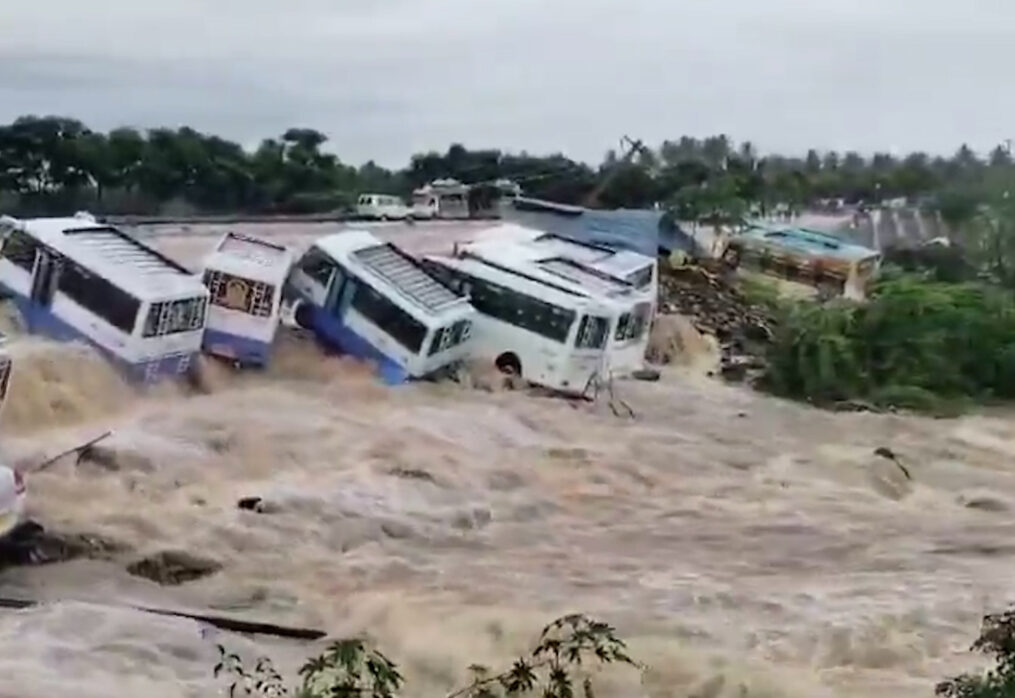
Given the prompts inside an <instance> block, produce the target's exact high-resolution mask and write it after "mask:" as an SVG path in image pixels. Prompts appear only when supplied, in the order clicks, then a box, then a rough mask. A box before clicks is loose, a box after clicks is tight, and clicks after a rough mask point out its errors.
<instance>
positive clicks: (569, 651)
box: [214, 614, 637, 698]
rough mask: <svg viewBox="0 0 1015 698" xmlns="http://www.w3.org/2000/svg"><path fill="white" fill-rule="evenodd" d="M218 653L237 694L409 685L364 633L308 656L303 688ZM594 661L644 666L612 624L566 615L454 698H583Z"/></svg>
mask: <svg viewBox="0 0 1015 698" xmlns="http://www.w3.org/2000/svg"><path fill="white" fill-rule="evenodd" d="M219 653H220V655H221V656H220V659H219V663H218V664H217V665H216V666H215V670H214V674H215V676H216V677H218V676H224V677H226V678H227V679H228V680H229V695H230V697H231V698H236V696H252V697H254V698H281V697H282V696H292V697H293V698H395V697H396V696H397V695H398V693H399V691H400V689H401V688H402V684H403V682H404V681H403V678H402V675H401V673H400V672H399V671H398V667H397V666H396V665H395V664H394V662H392V661H391V660H390V659H388V658H387V657H386V656H384V655H383V654H381V652H380V651H378V650H377V649H375V648H373V647H371V646H370V645H369V644H368V643H367V642H366V641H365V640H362V639H358V638H352V639H346V640H339V641H337V642H334V643H332V644H331V645H329V646H328V647H327V649H325V651H324V652H323V653H322V654H320V655H319V656H317V657H313V658H311V659H309V660H307V662H306V663H305V664H304V665H303V667H302V668H301V669H300V672H299V673H300V678H301V682H300V684H299V686H298V687H290V686H288V685H287V684H286V682H285V680H284V679H283V678H282V676H281V674H279V672H278V671H277V670H276V669H275V667H274V665H273V664H272V662H271V660H269V659H267V658H261V659H258V660H257V662H256V663H255V664H254V665H253V667H251V668H248V667H247V666H245V665H244V663H243V660H242V658H241V657H240V656H239V655H236V654H232V653H230V652H228V651H227V650H226V649H225V648H224V647H222V646H221V645H220V646H219ZM592 663H599V664H612V663H619V664H626V665H629V666H637V664H636V663H635V662H634V660H632V659H631V658H630V657H629V656H628V655H627V648H626V646H625V644H624V642H623V641H622V640H619V639H618V638H617V637H616V635H615V631H614V629H613V628H612V627H611V626H610V625H608V624H606V623H602V622H599V621H595V620H591V619H590V618H588V617H586V616H584V615H581V614H573V615H567V616H563V617H562V618H559V619H557V620H555V621H554V622H553V623H550V624H549V625H548V626H546V627H545V628H544V629H543V632H542V633H541V634H540V636H539V642H538V643H537V645H536V647H535V648H534V649H533V650H532V652H530V653H529V654H528V655H526V656H523V657H519V658H518V659H516V660H515V662H514V663H513V664H512V665H511V667H510V668H509V669H507V670H506V671H503V672H500V673H493V672H491V671H490V670H489V669H488V668H487V667H484V666H479V665H473V666H471V667H469V673H470V674H471V676H472V680H471V681H470V682H469V683H468V684H467V685H465V686H464V687H462V688H461V689H459V690H457V691H455V692H454V693H451V694H450V695H449V696H448V698H508V697H510V696H522V695H529V694H532V695H535V694H538V695H541V696H543V697H544V698H574V696H576V695H578V692H579V691H580V692H581V695H582V696H583V698H594V693H593V688H592V682H591V679H590V678H589V677H588V675H587V674H584V672H582V671H581V669H582V668H583V667H585V666H588V665H590V664H592ZM583 674H584V675H583Z"/></svg>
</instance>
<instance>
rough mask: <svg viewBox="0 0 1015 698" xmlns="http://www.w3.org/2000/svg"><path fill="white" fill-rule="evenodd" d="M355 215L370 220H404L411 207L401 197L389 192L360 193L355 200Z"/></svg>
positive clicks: (409, 214)
mask: <svg viewBox="0 0 1015 698" xmlns="http://www.w3.org/2000/svg"><path fill="white" fill-rule="evenodd" d="M356 215H357V216H359V217H361V218H369V219H372V220H379V221H387V220H405V219H406V218H408V217H409V216H411V215H412V209H411V208H410V207H409V206H407V205H406V204H405V201H403V200H402V198H401V197H398V196H391V195H389V194H361V195H360V197H359V199H358V200H357V202H356Z"/></svg>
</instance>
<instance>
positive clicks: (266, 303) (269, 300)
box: [204, 269, 275, 317]
mask: <svg viewBox="0 0 1015 698" xmlns="http://www.w3.org/2000/svg"><path fill="white" fill-rule="evenodd" d="M204 285H205V286H207V287H208V292H209V293H210V294H211V299H210V301H211V304H212V305H217V306H219V307H222V308H226V309H228V310H238V311H240V312H242V313H246V314H247V315H253V316H255V317H271V314H272V306H273V300H274V297H275V287H274V286H272V285H271V284H269V283H267V282H264V281H254V280H253V279H247V278H244V277H242V276H234V275H232V274H226V273H225V272H221V271H215V270H211V269H209V270H208V271H206V272H205V273H204Z"/></svg>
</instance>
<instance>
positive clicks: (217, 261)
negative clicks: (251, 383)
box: [203, 232, 294, 366]
mask: <svg viewBox="0 0 1015 698" xmlns="http://www.w3.org/2000/svg"><path fill="white" fill-rule="evenodd" d="M293 259H294V255H293V253H292V251H291V250H290V249H289V248H287V247H285V246H283V245H278V244H275V243H272V242H268V241H266V240H261V239H258V238H254V237H249V236H246V235H239V234H237V233H232V232H229V233H226V234H225V235H223V236H222V238H221V239H220V240H219V241H218V244H217V245H215V249H214V250H212V252H211V253H210V254H209V255H208V256H207V257H206V258H205V260H204V272H203V279H204V285H205V286H207V287H208V292H209V294H210V299H209V306H208V321H207V324H206V327H205V331H204V350H205V352H207V353H209V354H213V355H215V356H220V357H222V358H226V359H229V360H231V361H234V362H236V363H237V364H239V365H240V366H265V365H266V364H267V363H268V361H269V360H270V358H271V350H272V346H273V344H274V341H275V333H276V331H277V330H278V325H279V314H280V311H281V307H282V288H283V286H284V285H285V280H286V278H287V276H288V274H289V270H290V269H291V267H292V264H293Z"/></svg>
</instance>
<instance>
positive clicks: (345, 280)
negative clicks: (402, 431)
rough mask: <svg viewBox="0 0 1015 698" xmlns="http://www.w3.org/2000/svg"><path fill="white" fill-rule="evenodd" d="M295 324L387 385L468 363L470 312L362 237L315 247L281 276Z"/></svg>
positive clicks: (423, 274)
mask: <svg viewBox="0 0 1015 698" xmlns="http://www.w3.org/2000/svg"><path fill="white" fill-rule="evenodd" d="M286 296H287V298H289V299H294V300H295V302H296V307H295V308H294V315H295V318H296V322H297V324H299V325H300V326H302V327H305V328H308V329H311V330H313V331H314V333H315V334H316V335H317V337H318V339H319V340H321V341H322V342H323V343H325V344H327V345H329V346H331V347H333V348H335V349H337V350H339V351H341V352H344V353H346V354H350V355H352V356H356V357H359V358H363V359H367V360H370V361H374V362H376V363H377V367H378V373H379V374H380V376H381V378H382V379H383V380H384V381H385V382H386V383H388V384H397V383H401V382H404V381H406V380H408V379H410V378H421V377H425V376H428V375H431V374H434V373H438V372H440V371H441V370H442V369H445V368H448V367H450V366H452V365H455V364H457V363H458V362H460V361H462V360H464V359H466V358H467V357H468V356H469V349H470V345H471V334H472V322H473V318H474V317H475V310H474V309H473V308H472V306H471V305H470V304H469V301H468V300H467V299H466V298H465V296H464V295H462V294H461V293H459V292H458V291H456V290H455V289H454V288H452V287H451V286H448V285H446V284H444V283H442V282H441V281H439V280H437V279H435V278H434V277H433V276H432V275H431V274H429V273H428V272H427V271H425V270H424V269H423V267H422V265H420V264H419V262H417V261H416V260H415V259H413V258H412V257H411V256H409V255H408V254H406V253H405V252H403V251H402V250H400V249H399V248H397V247H395V246H394V245H392V244H390V243H383V242H381V241H380V240H378V239H377V238H376V237H374V236H373V235H371V234H370V233H368V232H365V231H347V232H342V233H337V234H334V235H328V236H326V237H323V238H321V239H319V240H317V241H316V242H315V243H314V244H313V245H312V246H311V247H310V249H309V250H308V251H307V252H306V253H305V254H304V255H303V257H302V258H301V259H300V260H299V262H297V264H296V266H295V267H294V268H293V271H292V273H291V274H290V275H289V281H288V283H287V289H286Z"/></svg>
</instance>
